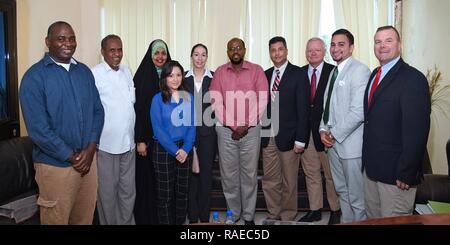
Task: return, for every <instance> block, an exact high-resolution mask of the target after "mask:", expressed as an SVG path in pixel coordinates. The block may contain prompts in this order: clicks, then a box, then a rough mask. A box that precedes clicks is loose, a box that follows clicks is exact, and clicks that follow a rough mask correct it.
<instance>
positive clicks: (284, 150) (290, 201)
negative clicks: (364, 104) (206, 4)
mask: <svg viewBox="0 0 450 245" xmlns="http://www.w3.org/2000/svg"><path fill="white" fill-rule="evenodd" d="M269 53H270V58H271V60H272V62H273V64H274V67H272V68H270V69H268V70H266V77H267V80H268V82H269V90H270V91H269V92H270V100H269V105H268V106H267V111H266V112H267V115H268V118H270V121H271V124H270V126H268V127H264V129H265V130H264V132H269V134H268V135H262V139H261V147H262V149H263V150H262V152H263V170H264V176H263V180H262V187H263V191H264V197H265V199H266V205H267V210H268V212H269V215H268V217H267V218H268V219H278V220H289V221H292V220H295V218H296V216H297V207H298V206H297V198H298V195H297V191H298V189H297V183H298V169H299V154H300V153H302V152H303V151H304V149H305V148H307V145H308V141H309V130H308V129H309V126H308V118H309V98H310V94H309V93H310V89H309V84H308V81H307V80H305V79H302V78H301V72H300V71H301V70H300V67H298V66H295V65H292V64H291V63H290V62H289V61H288V60H287V55H288V49H287V46H286V40H285V39H284V38H283V37H274V38H272V39H271V40H270V41H269ZM264 132H263V133H264Z"/></svg>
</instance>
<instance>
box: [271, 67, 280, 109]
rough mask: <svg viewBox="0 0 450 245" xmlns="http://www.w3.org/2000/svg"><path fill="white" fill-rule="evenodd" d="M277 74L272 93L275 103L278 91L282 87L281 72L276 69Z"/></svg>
mask: <svg viewBox="0 0 450 245" xmlns="http://www.w3.org/2000/svg"><path fill="white" fill-rule="evenodd" d="M275 73H276V74H277V75H276V77H275V81H274V83H273V86H272V92H271V97H272V101H275V98H276V96H277V92H278V89H279V87H280V70H278V69H276V70H275Z"/></svg>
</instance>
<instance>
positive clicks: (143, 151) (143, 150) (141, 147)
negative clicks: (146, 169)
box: [137, 142, 147, 157]
mask: <svg viewBox="0 0 450 245" xmlns="http://www.w3.org/2000/svg"><path fill="white" fill-rule="evenodd" d="M137 152H138V154H139V155H141V156H143V157H145V156H147V144H145V143H142V142H141V143H137Z"/></svg>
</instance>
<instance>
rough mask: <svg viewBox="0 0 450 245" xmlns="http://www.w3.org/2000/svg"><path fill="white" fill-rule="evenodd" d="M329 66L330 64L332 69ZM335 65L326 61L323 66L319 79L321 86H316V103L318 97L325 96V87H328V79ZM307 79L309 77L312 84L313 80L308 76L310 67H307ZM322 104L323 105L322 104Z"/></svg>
mask: <svg viewBox="0 0 450 245" xmlns="http://www.w3.org/2000/svg"><path fill="white" fill-rule="evenodd" d="M328 66H330V69H328ZM333 68H334V66H332V65H330V64H328V63H326V62H324V63H323V67H322V72H321V74H320V79H319V86H317V88H316V97H315V98H314V103H316V101H317V100H318V98H320V97H323V94H324V92H325V89H326V88H327V84H328V79H329V78H330V74H331V71H332V70H333ZM306 69H307V70H306V79H308V81H309V84H311V80H310V79H309V76H308V68H306ZM320 106H322V105H320Z"/></svg>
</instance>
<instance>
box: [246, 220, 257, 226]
mask: <svg viewBox="0 0 450 245" xmlns="http://www.w3.org/2000/svg"><path fill="white" fill-rule="evenodd" d="M244 224H245V225H255V221H253V220H250V221H247V220H244Z"/></svg>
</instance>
